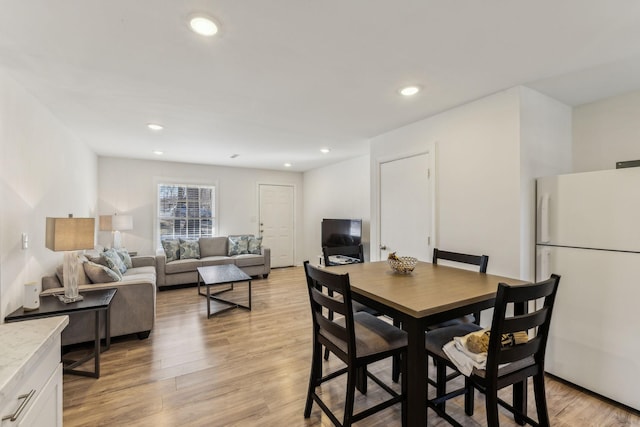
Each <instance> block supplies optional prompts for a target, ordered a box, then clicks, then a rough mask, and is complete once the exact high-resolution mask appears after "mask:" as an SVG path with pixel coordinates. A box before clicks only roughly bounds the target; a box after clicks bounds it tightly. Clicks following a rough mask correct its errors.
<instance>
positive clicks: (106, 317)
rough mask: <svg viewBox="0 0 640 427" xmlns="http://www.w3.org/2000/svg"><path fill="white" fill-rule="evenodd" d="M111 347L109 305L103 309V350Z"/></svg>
mask: <svg viewBox="0 0 640 427" xmlns="http://www.w3.org/2000/svg"><path fill="white" fill-rule="evenodd" d="M110 348H111V306H109V307H107V309H106V310H105V311H104V350H103V351H107V350H109V349H110Z"/></svg>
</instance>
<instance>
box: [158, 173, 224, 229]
mask: <svg viewBox="0 0 640 427" xmlns="http://www.w3.org/2000/svg"><path fill="white" fill-rule="evenodd" d="M214 201H215V187H211V186H202V185H179V184H159V185H158V224H159V227H160V230H159V233H160V240H165V239H177V238H182V239H198V238H200V237H210V236H213V235H214V234H215V231H216V230H215V216H214V213H215V205H214Z"/></svg>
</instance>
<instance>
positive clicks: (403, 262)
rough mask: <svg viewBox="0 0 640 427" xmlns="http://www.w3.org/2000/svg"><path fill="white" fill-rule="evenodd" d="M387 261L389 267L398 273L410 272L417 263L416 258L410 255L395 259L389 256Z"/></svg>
mask: <svg viewBox="0 0 640 427" xmlns="http://www.w3.org/2000/svg"><path fill="white" fill-rule="evenodd" d="M388 261H389V265H390V266H391V269H392V270H393V271H395V272H396V273H400V274H409V273H411V272H412V271H413V269H414V268H416V264H418V258H414V257H412V256H400V257H397V258H396V259H393V258H390V259H388Z"/></svg>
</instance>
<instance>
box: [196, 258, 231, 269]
mask: <svg viewBox="0 0 640 427" xmlns="http://www.w3.org/2000/svg"><path fill="white" fill-rule="evenodd" d="M200 261H202V266H203V267H209V266H210V265H225V264H233V258H230V257H228V256H208V257H206V258H200Z"/></svg>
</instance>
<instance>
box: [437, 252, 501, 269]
mask: <svg viewBox="0 0 640 427" xmlns="http://www.w3.org/2000/svg"><path fill="white" fill-rule="evenodd" d="M439 259H444V260H447V261H454V262H459V263H463V264H471V265H477V266H478V267H479V268H480V273H486V272H487V265H488V264H489V256H488V255H468V254H463V253H459V252H449V251H443V250H440V249H438V248H434V249H433V260H432V262H433V264H437V263H438V260H439Z"/></svg>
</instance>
